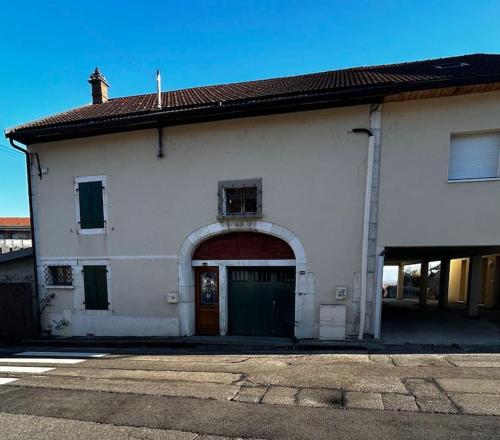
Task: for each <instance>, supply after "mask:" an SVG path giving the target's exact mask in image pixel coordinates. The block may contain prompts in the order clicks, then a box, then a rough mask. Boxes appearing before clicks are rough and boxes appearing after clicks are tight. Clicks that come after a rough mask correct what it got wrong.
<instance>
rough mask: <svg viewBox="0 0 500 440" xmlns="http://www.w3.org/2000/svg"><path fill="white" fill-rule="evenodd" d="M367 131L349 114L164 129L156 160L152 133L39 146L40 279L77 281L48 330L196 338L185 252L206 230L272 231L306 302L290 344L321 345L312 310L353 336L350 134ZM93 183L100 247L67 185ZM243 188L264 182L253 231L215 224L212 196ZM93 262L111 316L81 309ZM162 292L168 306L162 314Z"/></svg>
mask: <svg viewBox="0 0 500 440" xmlns="http://www.w3.org/2000/svg"><path fill="white" fill-rule="evenodd" d="M369 117H370V113H369V107H368V106H355V107H347V108H342V109H328V110H318V111H309V112H302V113H294V114H286V115H275V116H265V117H253V118H244V119H237V120H230V121H221V122H211V123H203V124H192V125H184V126H178V127H169V128H164V129H163V130H164V132H163V137H164V140H165V142H164V147H165V157H164V158H163V159H158V158H157V157H156V149H157V142H158V139H157V132H156V130H142V131H134V132H128V133H119V134H112V135H105V136H99V137H93V138H82V139H74V140H68V141H59V142H52V143H47V144H37V145H36V146H34V147H33V148H32V151H36V152H38V153H39V157H40V161H41V164H42V167H46V168H47V169H48V173H47V174H45V175H44V176H43V178H42V179H41V180H39V179H38V178H34V179H33V182H34V185H33V186H34V202H35V203H34V205H35V211H36V220H35V227H36V229H37V234H36V235H37V236H38V240H39V242H38V243H37V244H38V254H39V266H40V270H43V267H44V266H45V265H47V264H56V263H57V262H65V263H66V264H71V265H72V267H73V269H74V282H73V286H72V288H68V289H64V288H63V289H57V290H56V299H55V300H54V302H53V304H51V306H50V307H48V308H47V310H46V312H45V314H46V320H49V319H51V320H56V321H60V320H61V318H62V317H63V318H64V319H65V321H67V325H66V326H65V327H64V329H63V330H62V331H63V332H64V333H65V334H73V335H86V334H95V335H124V334H125V335H148V334H152V335H179V334H192V333H193V328H192V327H190V325H188V324H185V321H186V319H187V316H189V314H190V313H191V314H192V313H193V310H192V307H191V306H190V305H189V303H192V301H193V299H192V298H191V297H190V296H189V295H190V294H189V293H186V287H188V288H189V286H185V285H183V284H186V282H185V279H186V277H184V276H183V275H182V271H183V270H187V271H191V270H192V268H190V266H189V258H187V259H186V255H189V252H191V251H189V252H188V253H186V252H185V249H183V243H185V242H186V240H187V239H188V238H189V237H191V238H192V235H191V234H192V233H193V232H194V231H200V230H203V228H205V227H210V228H212V229H211V230H215V229H217V230H218V229H220V231H219V232H221V233H222V232H226V229H231V230H233V229H238V230H257V231H259V232H263V233H266V231H268V232H269V233H270V234H273V235H276V236H278V237H280V238H282V239H283V240H285V241H288V240H289V241H290V242H291V245H292V248H293V249H294V250H295V249H298V248H302V249H303V255H296V259H297V261H296V263H297V281H296V289H297V294H301V297H302V296H304V298H307V299H304V300H302V299H299V297H298V296H297V298H298V299H297V302H296V319H297V323H296V331H295V335H296V336H297V337H317V336H318V334H319V311H320V305H321V304H336V303H339V304H341V305H342V304H343V305H345V306H346V309H347V314H346V316H347V319H346V323H347V326H346V327H347V330H346V335H347V336H349V335H354V334H355V332H356V323H355V317H354V316H355V310H353V304H354V303H353V298H354V295H356V292H357V291H358V292H357V294H358V295H359V286H356V285H355V280H359V272H360V261H361V233H362V218H363V203H364V190H365V188H364V186H365V174H366V159H367V138H366V137H365V136H359V135H356V134H353V133H352V132H351V130H352V129H353V128H355V127H365V126H368V124H369ZM94 175H103V176H106V200H107V217H108V222H107V225H106V233H105V234H102V235H82V234H78V233H77V225H76V218H75V194H74V179H75V178H77V177H81V176H94ZM246 178H249V179H250V178H262V183H263V192H262V206H263V208H262V210H263V216H262V218H261V219H259V220H257V221H251V220H250V221H232V222H227V221H223V222H218V221H217V202H218V201H217V185H218V182H219V181H222V180H231V179H246ZM280 227H281V228H280ZM214 228H215V229H214ZM294 239H295V241H296V242H293V240H294ZM92 261H100V262H105V264H107V265H108V269H109V272H108V279H109V287H108V289H109V297H110V301H109V302H110V310H109V311H88V310H85V309H84V306H83V305H82V289H83V286H82V279H81V278H82V277H81V266H82V265H83V264H88V263H89V262H92ZM40 278H41V280H43V277H40ZM187 279H188V280H189V278H187ZM42 284H43V283H42ZM187 284H189V282H188V283H187ZM338 286H345V287H347V290H348V294H347V299H346V300H345V301H342V300H338V301H337V300H336V299H335V288H336V287H338ZM48 290H50V289H46V288H45V286H41V294H42V295H43V294H44V292H46V291H48ZM172 292H177V293H178V294H179V302H178V303H177V304H171V303H168V302H167V300H166V296H167V294H168V293H172ZM190 307H191V309H190ZM354 307H356V305H355V306H354Z"/></svg>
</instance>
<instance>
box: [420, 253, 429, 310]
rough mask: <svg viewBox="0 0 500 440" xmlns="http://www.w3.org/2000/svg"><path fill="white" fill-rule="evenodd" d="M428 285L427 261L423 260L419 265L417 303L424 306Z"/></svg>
mask: <svg viewBox="0 0 500 440" xmlns="http://www.w3.org/2000/svg"><path fill="white" fill-rule="evenodd" d="M428 287H429V262H428V261H423V262H422V264H421V265H420V294H419V297H418V304H419V305H420V306H423V307H425V306H426V305H427V288H428Z"/></svg>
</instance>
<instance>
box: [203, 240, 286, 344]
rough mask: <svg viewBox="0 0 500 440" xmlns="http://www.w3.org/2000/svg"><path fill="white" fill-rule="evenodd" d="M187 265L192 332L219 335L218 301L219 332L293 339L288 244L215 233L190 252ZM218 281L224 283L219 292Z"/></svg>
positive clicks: (280, 241)
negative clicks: (191, 273) (223, 314)
mask: <svg viewBox="0 0 500 440" xmlns="http://www.w3.org/2000/svg"><path fill="white" fill-rule="evenodd" d="M193 265H194V266H196V267H195V327H196V334H198V335H218V334H219V333H220V321H221V320H220V316H219V311H220V309H221V307H220V306H221V303H224V306H226V305H227V307H222V310H227V315H228V316H227V319H224V320H223V323H224V324H226V323H227V326H226V325H224V327H225V328H224V333H226V332H227V333H228V334H232V335H246V336H279V337H292V336H293V334H294V326H295V267H294V266H295V255H294V253H293V250H292V248H291V247H290V245H289V244H288V243H286V242H285V241H283V240H282V239H280V238H278V237H274V236H272V235H268V234H262V233H259V232H232V233H227V234H223V235H218V236H215V237H212V238H209V239H207V240H205V241H204V242H202V243H201V244H200V245H199V246H198V247H197V248H196V250H195V251H194V254H193ZM221 272H224V274H223V276H222V277H221ZM221 278H222V279H224V280H227V289H224V291H222V292H221V289H220V279H221ZM224 287H226V285H224Z"/></svg>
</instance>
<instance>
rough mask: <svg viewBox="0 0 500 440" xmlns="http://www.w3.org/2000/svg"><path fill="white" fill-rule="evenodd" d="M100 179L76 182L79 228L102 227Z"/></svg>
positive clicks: (102, 212) (101, 185)
mask: <svg viewBox="0 0 500 440" xmlns="http://www.w3.org/2000/svg"><path fill="white" fill-rule="evenodd" d="M102 191H103V183H102V181H100V180H99V181H94V182H80V183H78V199H79V204H80V229H100V228H104V206H103V197H102Z"/></svg>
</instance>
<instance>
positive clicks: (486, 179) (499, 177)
mask: <svg viewBox="0 0 500 440" xmlns="http://www.w3.org/2000/svg"><path fill="white" fill-rule="evenodd" d="M489 133H498V134H500V129H495V130H479V131H463V132H453V133H451V134H450V144H449V148H448V168H447V171H448V177H447V181H448V183H465V182H496V181H500V149H499V152H498V162H497V176H496V177H478V178H473V179H450V159H451V147H452V138H453V136H467V135H473V134H485V135H487V134H489Z"/></svg>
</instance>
